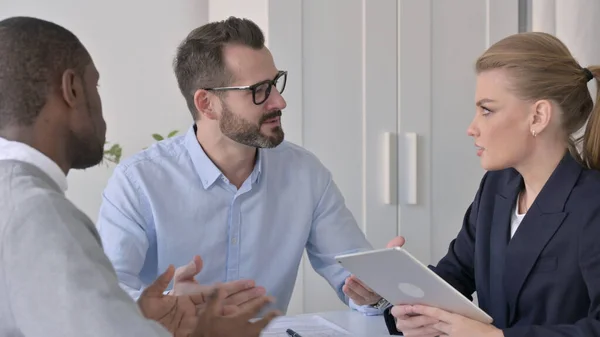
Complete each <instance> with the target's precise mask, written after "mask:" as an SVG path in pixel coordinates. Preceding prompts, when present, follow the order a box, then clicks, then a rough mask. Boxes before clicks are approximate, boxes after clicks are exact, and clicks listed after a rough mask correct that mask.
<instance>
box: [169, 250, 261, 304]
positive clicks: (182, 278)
mask: <svg viewBox="0 0 600 337" xmlns="http://www.w3.org/2000/svg"><path fill="white" fill-rule="evenodd" d="M201 270H202V259H201V258H200V256H194V258H193V259H192V261H191V262H190V263H188V264H187V265H185V266H182V267H179V268H177V270H175V278H174V283H173V290H172V291H171V294H173V295H189V294H200V293H202V294H205V295H208V294H211V293H212V292H213V291H214V289H215V286H214V285H203V284H200V283H198V281H196V279H195V276H196V275H197V274H198V273H200V271H201ZM221 287H222V288H223V290H224V291H225V293H226V298H225V302H224V304H225V305H226V306H229V307H230V308H233V307H237V308H236V310H239V309H243V308H244V306H245V305H246V304H247V303H248V301H250V300H252V299H255V298H259V297H261V296H264V295H265V294H266V290H265V288H263V287H256V286H255V284H254V281H252V280H238V281H231V282H226V283H223V284H222V285H221Z"/></svg>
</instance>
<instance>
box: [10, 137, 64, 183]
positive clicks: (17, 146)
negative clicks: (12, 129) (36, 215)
mask: <svg viewBox="0 0 600 337" xmlns="http://www.w3.org/2000/svg"><path fill="white" fill-rule="evenodd" d="M0 160H18V161H22V162H25V163H28V164H31V165H33V166H35V167H37V168H38V169H40V170H41V171H42V172H44V173H45V174H47V175H48V176H49V177H50V179H52V180H53V181H54V182H55V183H56V184H57V185H58V187H60V189H61V191H63V193H64V192H65V191H66V190H67V188H68V183H67V176H66V175H65V173H64V172H63V170H61V168H60V167H59V166H58V164H56V163H55V162H54V161H53V160H52V159H50V158H48V157H47V156H46V155H44V154H43V153H41V152H40V151H38V150H36V149H34V148H33V147H31V146H29V145H27V144H25V143H21V142H16V141H12V140H7V139H5V138H2V137H0Z"/></svg>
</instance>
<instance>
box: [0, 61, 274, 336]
mask: <svg viewBox="0 0 600 337" xmlns="http://www.w3.org/2000/svg"><path fill="white" fill-rule="evenodd" d="M99 78H100V74H99V73H98V70H97V69H96V67H95V65H94V63H93V61H91V60H90V62H89V64H88V65H87V66H86V67H85V70H84V72H83V76H81V75H79V74H78V72H77V71H75V70H73V69H68V70H66V71H65V72H64V73H63V74H62V76H61V77H60V83H56V85H55V86H54V87H53V88H52V89H51V90H49V92H48V95H47V97H46V103H45V105H44V107H43V108H42V110H41V111H40V113H39V115H38V117H37V119H36V120H35V122H34V123H33V124H32V125H30V126H15V125H13V126H7V127H4V128H2V129H0V137H3V138H5V139H7V140H12V141H18V142H21V143H25V144H27V145H29V146H31V147H33V148H35V149H37V150H38V151H40V152H41V153H43V154H44V155H46V156H47V157H48V158H50V159H51V160H53V161H54V162H55V163H56V164H57V165H58V166H59V167H60V168H61V169H62V171H63V172H64V173H65V175H67V174H68V173H69V171H70V170H71V169H73V168H74V169H78V168H88V167H92V166H94V165H97V164H98V163H100V161H101V160H102V157H103V149H104V141H105V139H106V123H105V121H104V118H103V116H102V103H101V99H100V95H99V93H98V89H97V86H98V80H99ZM174 271H175V269H174V268H173V267H172V266H170V267H169V268H168V269H167V271H165V272H164V273H163V274H162V275H161V276H159V278H158V279H157V280H156V281H155V282H154V283H153V284H151V285H150V286H148V287H147V288H146V289H145V291H144V292H143V293H142V294H141V296H140V298H139V300H138V306H139V307H140V309H141V312H142V313H143V315H144V316H145V317H146V318H148V319H152V320H155V321H157V322H159V323H160V324H161V325H162V326H164V327H165V328H166V329H167V330H169V332H171V333H172V334H173V336H176V337H179V336H192V337H213V336H214V337H230V336H231V337H238V336H249V337H258V336H259V334H260V331H261V330H262V329H263V328H264V327H265V326H266V325H267V324H268V323H269V322H270V321H271V320H272V319H273V318H274V317H275V316H277V315H278V313H277V312H270V313H268V314H267V315H266V316H265V317H264V318H263V319H261V320H259V321H257V322H254V323H250V322H248V320H249V318H252V317H254V316H255V315H256V314H257V313H258V312H259V311H260V309H262V308H263V307H264V306H265V305H267V304H268V303H269V302H271V301H272V299H271V298H269V297H266V296H260V297H257V298H255V299H253V300H252V301H250V302H251V303H248V306H247V307H245V308H243V309H238V308H232V307H229V306H226V305H224V301H225V297H226V296H227V291H226V290H223V289H220V288H219V287H217V288H216V289H217V291H216V292H214V295H211V293H195V294H191V295H183V296H172V295H163V292H164V290H165V289H166V288H167V286H168V285H169V283H170V282H171V280H172V279H173V276H174ZM211 296H212V297H211ZM209 298H210V300H209Z"/></svg>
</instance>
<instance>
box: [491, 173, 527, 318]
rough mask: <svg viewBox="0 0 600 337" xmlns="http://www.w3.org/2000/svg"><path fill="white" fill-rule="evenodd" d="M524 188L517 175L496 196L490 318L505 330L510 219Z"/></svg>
mask: <svg viewBox="0 0 600 337" xmlns="http://www.w3.org/2000/svg"><path fill="white" fill-rule="evenodd" d="M521 186H522V178H521V176H520V175H516V176H515V177H514V178H513V179H511V180H510V182H509V183H508V185H507V186H506V187H505V189H504V191H502V192H501V193H498V194H497V195H496V202H495V204H494V217H493V218H492V228H491V233H490V234H491V239H490V305H489V310H490V316H492V317H493V318H494V325H495V326H496V327H497V328H499V329H503V328H505V327H506V324H507V323H508V319H507V316H508V305H507V302H506V296H505V293H504V285H503V282H502V280H503V279H504V278H503V275H504V273H505V271H504V266H505V264H504V259H505V256H506V247H507V245H508V241H509V237H510V218H511V214H512V209H513V207H514V205H515V202H516V200H517V195H518V193H519V190H520V189H521Z"/></svg>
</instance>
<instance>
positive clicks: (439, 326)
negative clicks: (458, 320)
mask: <svg viewBox="0 0 600 337" xmlns="http://www.w3.org/2000/svg"><path fill="white" fill-rule="evenodd" d="M432 327H433V328H434V329H435V330H438V331H440V332H443V333H444V334H446V335H448V334H450V331H452V326H451V325H450V324H448V323H446V322H438V323H436V324H434V325H432Z"/></svg>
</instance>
